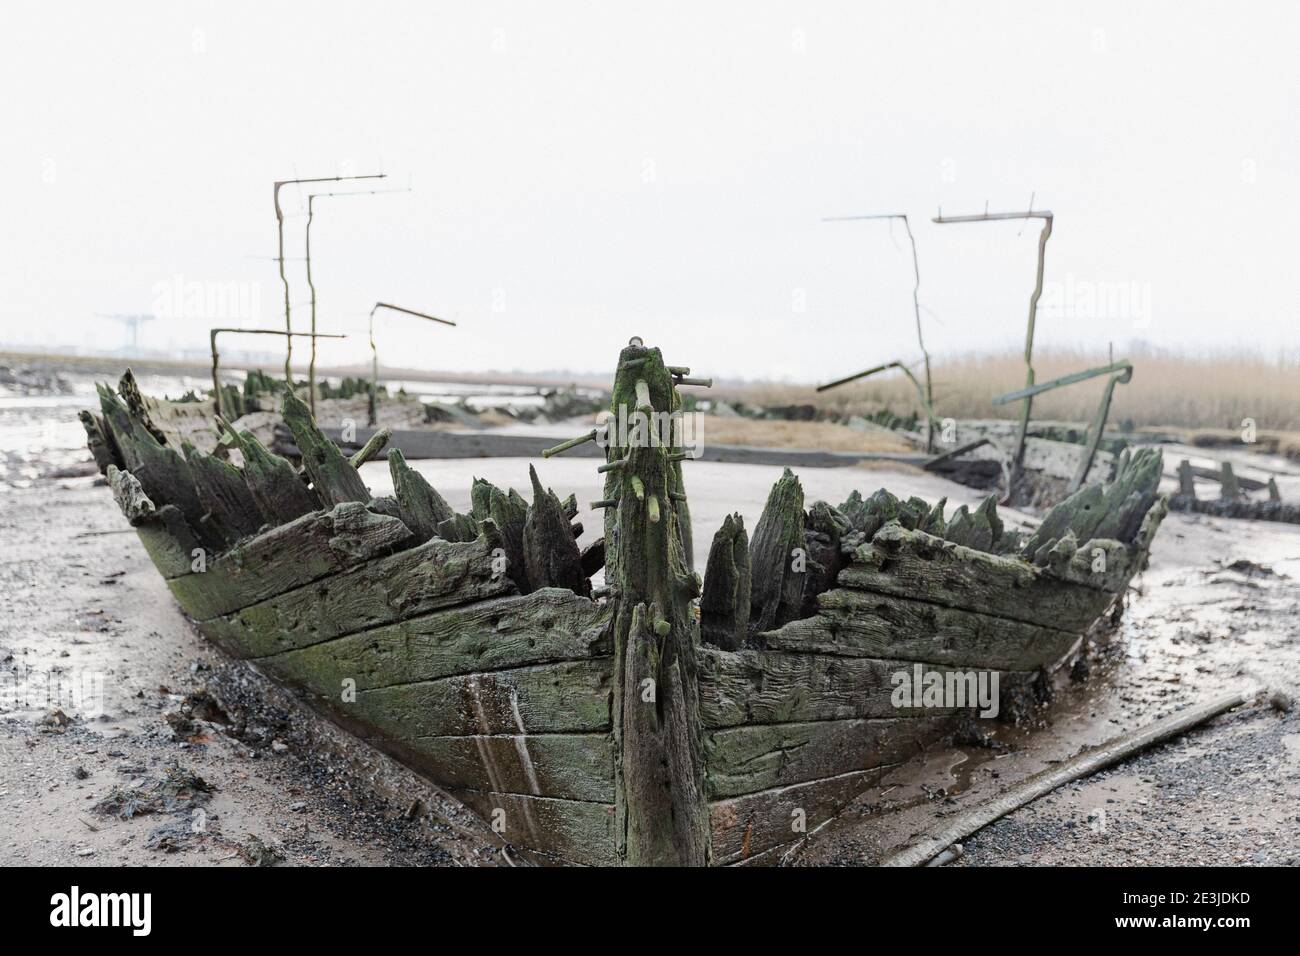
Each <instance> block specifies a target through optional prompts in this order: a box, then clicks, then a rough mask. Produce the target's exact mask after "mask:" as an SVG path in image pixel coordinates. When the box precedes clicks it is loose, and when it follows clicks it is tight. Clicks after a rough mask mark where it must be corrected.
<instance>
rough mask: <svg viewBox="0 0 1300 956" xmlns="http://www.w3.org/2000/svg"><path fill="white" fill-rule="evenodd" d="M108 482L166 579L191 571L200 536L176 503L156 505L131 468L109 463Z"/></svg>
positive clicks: (159, 571)
mask: <svg viewBox="0 0 1300 956" xmlns="http://www.w3.org/2000/svg"><path fill="white" fill-rule="evenodd" d="M107 477H108V485H109V488H110V489H111V490H112V492H113V497H114V499H116V501H117V505H118V507H119V508H121V509H122V514H123V515H124V516H125V517H126V519H127V521H129V522H130V523H131V526H132V527H134V528H135V531H136V534H137V535H138V536H139V538H140V543H141V544H143V545H144V549H145V551H146V552H147V553H148V554H149V559H150V560H151V561H153V563H154V567H156V568H157V569H158V573H159V574H161V575H162V576H163V577H164V578H174V577H177V576H179V575H182V574H189V573H190V570H191V563H192V562H193V560H194V557H193V556H194V551H195V549H196V548H201V547H202V545H201V543H200V542H199V539H198V537H197V536H196V535H195V534H194V530H193V529H192V528H190V526H189V523H188V522H187V521H186V520H185V516H184V515H182V514H181V512H180V509H179V508H177V507H176V506H175V505H163V506H162V507H161V508H155V507H154V503H153V501H151V500H150V499H149V496H148V495H146V494H145V493H144V489H143V488H141V487H140V482H138V481H136V480H135V476H134V475H132V474H131V473H130V472H129V471H124V470H122V469H120V468H118V467H117V466H116V465H113V464H110V465H109V466H108V473H107Z"/></svg>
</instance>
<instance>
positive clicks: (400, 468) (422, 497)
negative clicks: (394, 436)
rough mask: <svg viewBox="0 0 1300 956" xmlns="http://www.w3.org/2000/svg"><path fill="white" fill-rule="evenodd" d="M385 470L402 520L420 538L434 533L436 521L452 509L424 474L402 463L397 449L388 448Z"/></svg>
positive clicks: (403, 459)
mask: <svg viewBox="0 0 1300 956" xmlns="http://www.w3.org/2000/svg"><path fill="white" fill-rule="evenodd" d="M388 470H389V473H390V474H391V475H392V479H393V496H394V497H395V498H396V499H397V503H398V506H399V507H400V508H401V515H402V520H403V521H405V522H406V525H407V527H409V528H410V529H411V530H412V531H413V532H415V536H416V538H417V539H418V540H420V541H428V540H429V539H430V538H432V537H434V536H435V535H437V534H438V525H439V524H440V523H442V522H443V521H448V520H450V519H452V518H454V517H455V514H456V512H455V511H453V510H452V507H451V505H449V504H447V501H446V499H445V498H443V496H442V495H440V494H439V493H438V491H437V489H436V488H434V487H433V485H431V484H429V482H428V481H427V480H426V479H425V477H424V475H422V474H420V473H419V472H418V471H416V470H415V469H413V468H412V467H411V466H410V465H408V464H407V463H406V457H405V456H404V455H403V454H402V452H401V449H399V448H392V449H389V452H388Z"/></svg>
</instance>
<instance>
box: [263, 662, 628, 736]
mask: <svg viewBox="0 0 1300 956" xmlns="http://www.w3.org/2000/svg"><path fill="white" fill-rule="evenodd" d="M295 663H296V662H292V661H289V660H288V659H286V658H283V657H279V658H266V659H264V660H262V661H259V662H258V666H259V667H260V668H262V669H264V670H266V671H267V673H270V674H272V675H273V676H275V677H278V678H280V679H281V680H286V681H289V682H291V683H293V684H295V685H297V686H300V687H303V688H304V689H305V690H307V691H309V692H316V693H318V694H321V695H323V696H326V697H329V698H331V700H330V703H331V705H332V706H334V707H335V708H336V709H341V710H342V712H343V713H345V714H348V715H351V719H352V720H354V721H356V722H357V723H360V724H364V725H368V726H370V727H373V728H375V730H377V731H379V732H380V733H384V734H389V735H392V736H394V737H411V738H413V737H468V736H475V735H492V734H518V733H543V734H565V733H592V732H597V731H605V730H608V729H609V726H610V715H609V706H610V700H609V698H610V670H611V663H610V660H609V658H598V659H596V660H591V661H564V662H561V663H558V664H540V665H536V666H532V667H519V668H513V669H510V670H502V671H492V672H490V673H484V674H467V675H460V676H456V677H445V678H442V679H440V680H435V681H423V682H420V683H416V684H399V685H396V686H392V687H380V688H375V689H372V690H358V691H356V694H355V696H356V700H355V701H349V700H345V699H344V696H345V695H346V694H347V691H348V688H347V687H337V688H323V687H320V686H318V685H317V680H318V676H317V675H316V674H315V673H313V672H311V671H304V670H302V669H301V668H299V667H296V666H294V665H295Z"/></svg>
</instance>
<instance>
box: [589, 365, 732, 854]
mask: <svg viewBox="0 0 1300 956" xmlns="http://www.w3.org/2000/svg"><path fill="white" fill-rule="evenodd" d="M618 369H619V370H618V372H617V374H616V375H615V379H614V393H613V398H612V400H611V405H610V411H611V414H612V416H613V418H612V422H613V425H612V426H611V430H610V432H609V434H610V435H612V437H613V440H612V441H609V442H608V443H607V449H606V453H607V466H612V467H608V470H607V471H606V480H605V499H606V500H608V501H611V502H614V504H613V505H612V506H610V507H608V508H607V510H606V512H605V535H604V538H605V540H606V542H607V543H608V544H607V548H606V582H607V583H608V585H609V587H610V589H611V604H612V605H613V608H614V714H613V726H614V744H615V798H616V799H615V806H616V808H617V818H616V823H615V839H616V845H617V850H618V853H619V856H620V858H622V859H623V860H625V861H626V862H627V863H630V864H633V865H703V864H706V863H707V862H708V861H709V859H710V850H709V828H708V817H707V810H706V804H705V798H704V774H703V743H702V740H701V733H700V722H699V702H698V686H697V674H696V670H697V665H696V644H697V636H696V621H695V614H694V607H693V604H692V602H693V600H694V598H696V597H698V596H699V593H700V580H699V578H698V577H697V576H696V575H695V574H693V573H692V572H691V570H690V568H689V566H688V565H687V561H686V553H685V549H684V544H683V527H684V526H683V523H682V522H683V521H684V520H685V515H684V513H682V506H683V505H684V504H685V495H684V493H683V492H682V490H681V474H680V461H679V460H678V459H677V458H676V457H675V456H676V455H679V454H681V452H680V446H679V444H678V439H679V437H680V429H678V428H676V427H674V426H673V414H674V413H675V412H678V411H679V409H680V402H679V400H678V398H677V395H676V389H675V388H674V385H673V380H672V377H671V375H670V373H669V371H668V369H667V368H666V367H665V365H664V362H663V357H662V356H661V355H660V353H659V350H658V349H653V348H646V347H644V346H643V345H642V344H641V342H640V340H639V339H634V340H633V342H632V344H630V345H629V346H628V347H627V348H625V349H623V351H622V352H621V353H620V355H619V364H618ZM620 422H621V423H623V424H624V426H625V431H624V430H623V429H620V428H619V423H620ZM670 456H672V457H670Z"/></svg>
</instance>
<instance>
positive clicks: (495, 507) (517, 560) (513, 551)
mask: <svg viewBox="0 0 1300 956" xmlns="http://www.w3.org/2000/svg"><path fill="white" fill-rule="evenodd" d="M489 493H490V505H489V510H490V514H491V517H490V519H489V520H490V521H491V522H492V524H493V525H495V526H496V529H497V533H498V534H499V535H500V538H501V547H502V549H503V550H504V551H505V556H506V573H507V574H509V575H510V577H511V579H512V580H513V581H514V582H515V586H516V587H518V588H519V590H520V592H523V593H526V592H527V591H528V571H527V567H526V565H525V562H524V525H525V523H526V522H527V521H528V503H527V502H526V501H524V499H523V498H522V497H521V496H520V495H519V493H518V492H517V491H515V490H514V489H513V488H511V489H510V491H509V493H503V492H502V491H501V490H500V489H499V488H492V489H490V492H489Z"/></svg>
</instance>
